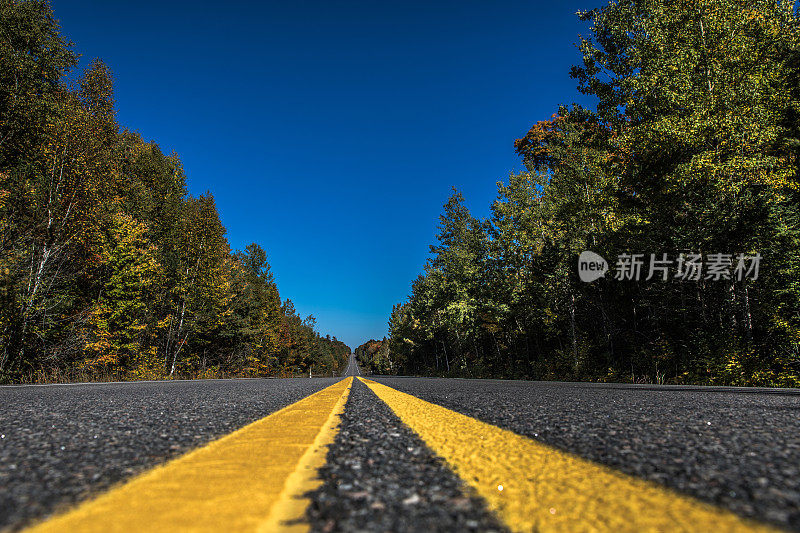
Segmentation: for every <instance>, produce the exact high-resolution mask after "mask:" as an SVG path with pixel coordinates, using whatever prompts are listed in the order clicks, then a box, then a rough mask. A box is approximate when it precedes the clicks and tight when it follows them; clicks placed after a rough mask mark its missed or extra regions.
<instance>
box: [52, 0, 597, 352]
mask: <svg viewBox="0 0 800 533" xmlns="http://www.w3.org/2000/svg"><path fill="white" fill-rule="evenodd" d="M600 3H602V2H600V0H597V1H594V2H592V1H586V0H583V1H581V0H576V1H571V0H551V1H549V2H538V1H528V2H522V1H517V2H505V1H497V2H494V1H491V2H490V1H485V0H462V1H458V2H445V1H436V0H430V1H420V2H416V1H404V2H384V1H375V0H372V1H330V0H320V1H298V0H292V1H281V2H270V1H264V2H256V1H241V0H239V1H237V0H230V1H229V2H219V1H217V2H206V1H203V0H193V1H188V0H187V1H183V0H177V1H173V0H136V1H127V0H112V1H109V0H53V7H54V10H55V13H56V17H57V18H58V19H60V20H61V23H62V27H63V31H64V33H65V34H66V35H67V36H68V37H69V38H70V39H71V40H72V41H73V42H74V43H75V45H76V49H77V51H79V52H81V53H82V54H83V60H82V64H84V65H85V64H86V63H87V62H88V60H90V59H92V58H94V57H100V58H102V59H103V60H105V61H106V62H107V63H108V64H109V66H110V67H111V69H112V70H113V71H114V74H115V79H116V100H117V108H118V117H119V120H120V122H121V123H122V125H124V126H125V127H127V128H129V129H131V130H135V131H138V132H140V133H141V134H142V136H143V137H144V138H145V139H147V140H155V141H157V142H158V143H159V144H160V145H161V147H162V149H163V150H164V151H165V152H166V153H169V152H172V151H173V150H174V151H175V152H177V153H178V154H179V155H180V157H181V159H182V161H183V164H184V167H185V169H186V174H187V177H188V187H189V191H190V193H192V194H193V195H198V194H201V193H204V192H206V191H209V190H210V191H211V192H212V193H213V194H214V197H215V198H216V201H217V207H218V209H219V211H220V216H221V218H222V222H223V224H224V225H225V226H226V227H227V229H228V239H229V241H230V244H231V246H232V248H234V249H242V248H244V246H246V245H247V244H248V243H250V242H258V243H259V244H261V245H262V246H263V247H264V249H265V250H266V251H267V254H268V256H269V260H270V263H271V265H272V269H273V272H274V274H275V278H276V280H277V283H278V288H279V289H280V291H281V296H282V297H283V298H286V297H288V298H290V299H291V300H292V301H293V302H294V303H295V306H296V307H297V310H298V311H299V312H300V313H301V314H302V315H303V316H305V315H308V314H313V315H314V316H316V318H317V324H318V329H319V330H320V332H321V333H323V334H325V333H329V334H331V335H336V336H337V337H338V338H340V339H341V340H343V341H345V342H346V343H347V344H348V345H350V346H351V347H355V346H357V345H359V344H361V343H362V342H364V341H366V340H368V339H369V338H382V337H383V336H384V335H385V334H386V330H387V326H386V323H387V320H388V317H389V313H390V311H391V308H392V305H393V304H394V303H397V302H400V301H401V300H403V299H405V297H406V296H407V295H408V293H409V291H410V284H411V281H412V280H413V279H414V278H415V277H416V275H417V274H418V273H419V272H420V271H421V269H422V266H423V264H424V262H425V259H426V257H427V252H428V245H429V244H431V243H432V242H433V238H434V235H435V232H436V227H435V226H436V223H437V217H438V215H439V213H440V212H441V209H442V205H443V204H444V203H445V202H446V200H447V198H448V196H449V195H450V192H451V187H452V186H456V187H457V188H459V189H460V190H461V191H462V192H463V193H464V195H465V196H466V199H467V205H468V206H469V207H470V208H471V209H472V211H473V213H474V214H476V215H478V216H485V215H487V214H488V206H489V203H490V202H491V201H492V200H493V199H494V197H495V195H496V185H495V183H496V181H497V180H500V179H504V178H505V176H507V175H508V173H509V172H510V171H512V170H514V169H519V168H520V162H519V160H518V158H517V157H516V156H515V154H514V146H513V142H514V139H516V138H518V137H521V136H522V135H524V134H525V132H526V131H527V130H528V128H529V127H530V126H531V125H532V124H533V123H534V122H536V121H537V120H543V119H547V118H549V117H550V115H552V114H553V113H554V112H555V111H556V110H557V108H558V105H559V104H560V103H565V104H571V103H573V102H585V101H586V100H585V98H584V97H582V96H581V95H580V94H579V93H578V92H577V90H576V88H575V86H576V83H575V81H574V80H571V79H570V78H569V67H570V65H572V64H574V63H577V62H578V61H579V54H578V51H577V48H576V46H575V43H576V42H577V40H578V34H579V33H584V34H585V33H587V32H588V27H586V26H585V25H584V24H583V23H581V22H579V21H578V19H577V17H576V16H575V12H576V11H578V10H579V9H590V8H592V7H596V6H597V5H598V4H600Z"/></svg>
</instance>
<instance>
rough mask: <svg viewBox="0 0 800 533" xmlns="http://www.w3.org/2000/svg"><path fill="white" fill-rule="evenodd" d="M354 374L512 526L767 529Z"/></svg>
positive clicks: (527, 528)
mask: <svg viewBox="0 0 800 533" xmlns="http://www.w3.org/2000/svg"><path fill="white" fill-rule="evenodd" d="M359 379H361V380H362V381H363V382H365V383H366V384H367V385H368V386H369V388H370V389H372V391H373V392H374V393H375V394H377V395H378V397H379V398H380V399H381V400H383V401H384V402H386V404H388V405H389V407H390V408H391V409H392V410H393V411H394V412H395V413H396V414H397V416H399V417H400V419H401V420H402V421H403V422H405V423H406V424H407V425H408V426H409V427H410V428H411V429H412V430H414V431H415V432H416V433H417V434H418V435H419V436H420V437H421V438H422V439H423V440H424V441H425V442H426V443H427V444H428V446H429V447H430V448H431V449H432V450H433V451H434V452H435V453H437V454H438V455H439V456H440V457H442V458H443V459H444V460H445V461H447V463H448V464H449V465H450V467H451V468H452V469H453V470H454V471H455V472H456V473H457V474H458V475H459V477H461V479H463V480H464V481H465V482H466V483H468V484H469V485H471V486H472V487H474V488H475V489H476V491H477V492H478V494H480V495H481V496H482V497H483V498H484V499H485V500H486V501H487V502H488V504H489V508H490V509H492V510H493V511H495V512H496V513H497V515H498V516H499V517H500V518H501V519H502V520H503V521H504V522H505V523H506V524H507V525H508V527H509V528H511V529H512V530H513V531H571V532H578V531H716V532H721V531H772V530H771V529H770V528H768V527H766V526H763V525H761V524H756V523H753V522H749V521H747V520H744V519H742V518H740V517H738V516H736V515H734V514H733V513H731V512H728V511H725V510H722V509H718V508H716V507H712V506H710V505H707V504H705V503H702V502H699V501H697V500H694V499H692V498H690V497H687V496H683V495H680V494H678V493H676V492H673V491H671V490H668V489H665V488H662V487H660V486H658V485H656V484H654V483H651V482H648V481H644V480H641V479H638V478H634V477H631V476H628V475H625V474H622V473H620V472H617V471H615V470H612V469H610V468H608V467H605V466H602V465H599V464H596V463H593V462H591V461H587V460H585V459H581V458H579V457H577V456H574V455H571V454H568V453H565V452H562V451H560V450H556V449H555V448H552V447H550V446H547V445H545V444H542V443H539V442H537V441H534V440H532V439H528V438H526V437H522V436H519V435H517V434H516V433H512V432H511V431H507V430H505V429H501V428H498V427H496V426H492V425H489V424H486V423H484V422H481V421H479V420H476V419H474V418H471V417H468V416H465V415H462V414H460V413H456V412H455V411H451V410H450V409H446V408H444V407H441V406H439V405H435V404H432V403H429V402H426V401H423V400H420V399H419V398H416V397H414V396H411V395H410V394H406V393H403V392H400V391H397V390H395V389H392V388H390V387H387V386H385V385H381V384H380V383H377V382H375V381H371V380H366V379H362V378H359Z"/></svg>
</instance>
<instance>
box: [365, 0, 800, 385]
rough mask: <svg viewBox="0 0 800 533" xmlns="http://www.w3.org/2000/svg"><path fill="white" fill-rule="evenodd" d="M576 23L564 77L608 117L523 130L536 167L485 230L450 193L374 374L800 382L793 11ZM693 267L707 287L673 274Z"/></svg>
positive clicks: (734, 6)
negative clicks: (579, 32)
mask: <svg viewBox="0 0 800 533" xmlns="http://www.w3.org/2000/svg"><path fill="white" fill-rule="evenodd" d="M578 16H579V17H580V19H581V20H582V21H585V23H586V24H587V34H586V36H582V37H580V38H579V40H578V53H577V54H576V58H577V59H579V61H577V63H578V64H577V65H575V66H573V67H572V68H571V70H570V71H569V72H570V73H571V76H572V78H574V80H575V81H576V84H577V88H578V90H579V91H580V93H582V94H583V95H586V96H587V97H588V99H589V100H590V101H592V102H595V104H593V105H591V106H589V105H584V106H580V105H574V104H573V105H562V106H561V107H559V108H558V109H557V110H555V109H554V111H555V113H554V114H553V115H552V117H550V118H549V119H546V120H542V121H540V122H537V123H535V124H533V125H532V127H531V128H530V130H529V131H528V132H527V133H525V132H520V134H521V135H522V134H523V133H524V135H522V136H521V137H520V138H519V139H517V140H516V141H515V142H514V147H515V149H516V153H517V154H518V155H519V158H520V161H521V163H522V166H521V168H523V170H522V171H520V172H512V173H511V174H510V175H509V176H508V177H507V179H505V180H504V181H502V182H499V183H498V188H497V197H496V200H495V201H494V202H493V203H492V204H491V206H490V211H489V213H490V214H489V215H488V216H487V217H486V218H478V217H475V216H473V215H472V214H471V213H470V211H469V210H468V209H467V207H466V205H465V202H464V198H463V197H462V195H461V194H460V193H458V192H457V191H454V193H453V195H452V197H451V198H450V200H449V201H448V202H447V204H446V205H445V206H444V212H443V213H442V214H441V216H440V217H439V224H438V233H437V235H436V241H435V243H434V244H433V245H432V246H431V247H430V255H429V259H428V260H427V262H426V264H425V266H424V270H423V272H422V273H421V274H420V275H419V276H418V277H417V278H416V279H415V280H413V283H412V284H411V292H410V295H409V296H408V298H407V300H406V301H404V302H402V303H399V304H397V305H396V306H395V307H394V309H393V311H392V313H391V317H390V320H389V338H388V340H387V341H385V342H388V346H385V347H379V348H375V347H374V346H373V349H372V350H369V351H368V350H366V349H360V350H359V353H360V354H361V355H362V362H364V363H365V365H366V367H367V369H368V370H372V371H373V372H377V373H400V374H422V375H451V376H466V377H500V378H526V379H548V380H594V381H615V382H634V383H674V384H683V383H700V384H725V385H765V386H798V385H800V351H799V350H800V302H799V301H798V298H800V190H799V188H798V185H800V183H799V181H798V180H799V179H800V176H798V170H799V168H800V167H799V166H798V165H800V27H799V26H798V13H797V6H796V3H795V2H793V1H785V0H714V1H711V0H617V1H613V2H609V3H608V4H607V5H605V6H603V7H599V8H597V9H594V10H591V11H586V12H579V13H578ZM566 68H568V66H566V65H565V69H566ZM584 251H591V252H594V253H595V254H597V255H599V256H601V257H603V258H605V259H606V260H608V263H609V264H610V267H611V268H612V269H613V267H614V266H615V263H616V261H617V259H618V258H622V257H624V256H628V257H630V256H631V255H633V254H642V256H643V257H644V260H645V263H644V266H643V267H642V269H643V270H642V272H643V275H642V276H641V277H640V278H638V279H637V278H633V277H628V276H618V275H612V273H611V272H608V273H607V274H606V275H605V276H602V277H600V278H599V279H597V280H595V281H592V282H584V281H581V279H580V278H579V275H578V258H579V256H580V254H581V253H582V252H584ZM689 256H693V257H694V258H695V260H694V263H695V264H697V266H698V267H700V268H702V267H706V270H702V274H701V275H698V276H688V277H687V276H683V277H681V276H678V275H677V274H679V272H678V271H679V270H680V269H681V268H683V267H685V266H686V265H685V261H684V260H685V259H686V258H688V257H689ZM744 257H746V258H756V257H758V258H759V259H760V262H759V271H758V273H757V274H756V273H755V272H753V271H752V270H751V266H752V264H750V265H748V270H747V271H748V272H749V273H750V275H748V276H741V275H735V273H736V272H737V270H738V267H739V266H740V265H739V264H738V263H737V259H741V258H744ZM652 258H658V259H659V260H661V259H664V258H666V261H665V262H663V263H659V265H660V266H662V267H664V270H663V276H662V275H661V273H662V271H658V275H655V276H648V275H647V274H648V268H649V267H648V259H652ZM751 263H752V262H751ZM699 272H700V271H698V273H699ZM649 274H652V271H650V272H649ZM648 277H650V279H647V278H648ZM374 342H378V341H374Z"/></svg>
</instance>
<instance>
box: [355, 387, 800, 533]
mask: <svg viewBox="0 0 800 533" xmlns="http://www.w3.org/2000/svg"><path fill="white" fill-rule="evenodd" d="M370 379H374V380H376V381H378V382H380V383H383V384H385V385H388V386H390V387H393V388H395V389H398V390H401V391H403V392H407V393H409V394H412V395H414V396H417V397H418V398H421V399H423V400H426V401H429V402H432V403H435V404H439V405H441V406H443V407H447V408H449V409H452V410H454V411H457V412H459V413H463V414H466V415H468V416H472V417H475V418H477V419H479V420H482V421H484V422H487V423H490V424H494V425H496V426H499V427H502V428H505V429H508V430H511V431H513V432H515V433H517V434H519V435H524V436H527V437H530V438H533V439H536V440H538V441H540V442H544V443H547V444H550V445H552V446H554V447H556V448H559V449H561V450H565V451H568V452H571V453H574V454H577V455H579V456H582V457H584V458H587V459H590V460H593V461H595V462H598V463H602V464H605V465H608V466H611V467H613V468H616V469H618V470H621V471H623V472H625V473H628V474H631V475H634V476H637V477H640V478H645V479H648V480H652V481H655V482H657V483H659V484H661V485H663V486H667V487H671V488H673V489H676V490H677V491H679V492H682V493H684V494H689V495H691V496H694V497H696V498H698V499H700V500H703V501H706V502H709V503H712V504H715V505H718V506H721V507H724V508H727V509H730V510H731V511H733V512H735V513H738V514H739V515H742V516H745V517H750V518H755V519H758V520H761V521H766V522H771V523H773V524H775V525H778V526H780V527H782V528H785V529H792V530H797V531H800V391H798V390H794V391H735V390H734V389H722V390H714V389H712V388H669V387H646V388H642V387H630V386H624V385H622V386H613V385H602V386H598V385H593V384H579V383H547V382H522V381H495V380H461V379H431V378H395V377H391V378H390V377H374V376H370Z"/></svg>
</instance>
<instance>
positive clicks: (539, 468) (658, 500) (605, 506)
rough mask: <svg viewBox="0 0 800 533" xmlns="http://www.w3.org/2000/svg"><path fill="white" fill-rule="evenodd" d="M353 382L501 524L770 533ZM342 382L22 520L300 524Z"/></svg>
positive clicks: (60, 524)
mask: <svg viewBox="0 0 800 533" xmlns="http://www.w3.org/2000/svg"><path fill="white" fill-rule="evenodd" d="M358 379H361V381H363V382H364V383H366V384H367V386H369V388H370V389H371V390H372V391H373V392H374V393H375V394H376V395H377V396H378V397H379V398H380V399H381V400H382V401H384V402H385V403H386V404H387V405H388V406H389V407H390V408H391V409H392V410H393V411H394V412H395V413H396V414H397V415H398V416H399V417H400V419H401V420H402V421H403V422H404V423H405V424H406V425H408V426H409V427H410V428H411V429H412V430H413V431H414V432H416V433H417V434H418V435H419V436H420V437H421V438H422V439H423V440H424V441H425V442H426V444H427V445H428V446H429V447H430V448H431V449H432V450H433V451H434V452H435V453H436V454H438V455H439V456H441V457H442V458H443V459H444V460H445V461H446V462H447V464H448V465H449V466H450V467H451V468H452V470H453V471H454V472H455V473H456V474H458V475H459V476H460V477H461V479H462V480H464V482H465V483H466V484H467V485H469V486H470V487H471V488H472V489H473V490H474V491H475V492H477V494H479V495H480V496H481V497H483V498H484V499H485V500H486V502H487V503H488V506H489V508H490V509H491V510H492V511H493V512H495V513H496V514H497V516H498V517H499V518H500V519H501V520H502V521H503V522H504V523H505V524H506V525H507V526H508V527H509V529H511V530H512V531H711V530H714V531H731V532H733V531H770V530H771V529H770V528H768V527H766V526H763V525H760V524H756V523H753V522H750V521H747V520H744V519H742V518H740V517H738V516H736V515H734V514H732V513H730V512H728V511H725V510H722V509H718V508H716V507H712V506H710V505H707V504H705V503H701V502H699V501H697V500H694V499H692V498H689V497H687V496H684V495H680V494H678V493H675V492H673V491H670V490H668V489H665V488H663V487H660V486H658V485H656V484H654V483H650V482H647V481H643V480H640V479H637V478H633V477H631V476H627V475H625V474H622V473H619V472H617V471H614V470H612V469H610V468H607V467H604V466H601V465H598V464H595V463H592V462H590V461H587V460H584V459H581V458H579V457H577V456H573V455H571V454H568V453H565V452H563V451H559V450H556V449H555V448H552V447H549V446H546V445H544V444H541V443H539V442H537V441H534V440H531V439H528V438H526V437H522V436H519V435H517V434H515V433H512V432H510V431H507V430H504V429H501V428H498V427H496V426H492V425H489V424H486V423H483V422H480V421H478V420H476V419H474V418H471V417H468V416H465V415H462V414H459V413H456V412H454V411H451V410H449V409H446V408H444V407H441V406H438V405H435V404H432V403H429V402H425V401H423V400H420V399H418V398H416V397H414V396H411V395H409V394H405V393H403V392H399V391H397V390H394V389H391V388H389V387H386V386H385V385H381V384H379V383H377V382H374V381H370V380H365V379H362V378H358ZM352 381H353V378H346V379H344V380H342V381H340V382H339V383H337V384H335V385H332V386H330V387H328V388H326V389H323V390H322V391H320V392H317V393H315V394H312V395H311V396H309V397H307V398H305V399H303V400H300V401H299V402H297V403H294V404H292V405H290V406H288V407H286V408H284V409H282V410H280V411H277V412H275V413H273V414H271V415H269V416H267V417H265V418H263V419H261V420H259V421H257V422H254V423H252V424H250V425H248V426H245V427H244V428H242V429H240V430H238V431H236V432H234V433H231V434H230V435H228V436H226V437H223V438H221V439H219V440H217V441H214V442H212V443H211V444H209V445H207V446H205V447H203V448H200V449H198V450H195V451H193V452H190V453H188V454H187V455H185V456H183V457H180V458H178V459H176V460H174V461H171V462H169V463H167V464H165V465H163V466H161V467H157V468H155V469H153V470H151V471H149V472H147V473H145V474H142V475H141V476H138V477H136V478H134V479H133V480H131V481H129V482H127V483H125V484H123V485H121V486H120V487H118V488H116V489H113V490H111V491H109V492H107V493H105V494H103V495H101V496H99V497H98V498H96V499H94V500H90V501H88V502H87V503H84V504H82V505H80V506H78V507H77V508H76V509H74V510H71V511H68V512H66V513H65V514H62V515H60V516H57V517H55V518H53V519H50V520H48V521H45V522H43V523H41V524H39V525H38V526H35V527H33V528H32V531H36V532H45V531H47V532H50V531H59V532H60V531H98V532H100V531H102V532H106V531H188V530H191V531H221V530H224V531H230V532H233V531H258V532H269V531H277V530H298V531H305V530H307V529H308V525H307V524H306V523H304V522H303V517H304V513H305V509H306V507H307V505H308V503H309V502H308V500H307V499H306V498H304V496H303V495H304V494H305V493H307V492H308V491H310V490H313V489H314V488H316V487H317V486H319V484H320V483H321V481H320V480H319V479H318V478H317V470H318V469H319V468H320V467H321V466H322V465H323V464H324V463H325V455H326V449H327V446H328V445H329V444H330V443H332V442H333V439H334V437H335V435H336V432H337V430H338V415H340V414H341V413H342V412H343V410H344V405H345V402H346V401H347V397H348V394H349V391H350V388H351V386H352Z"/></svg>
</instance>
